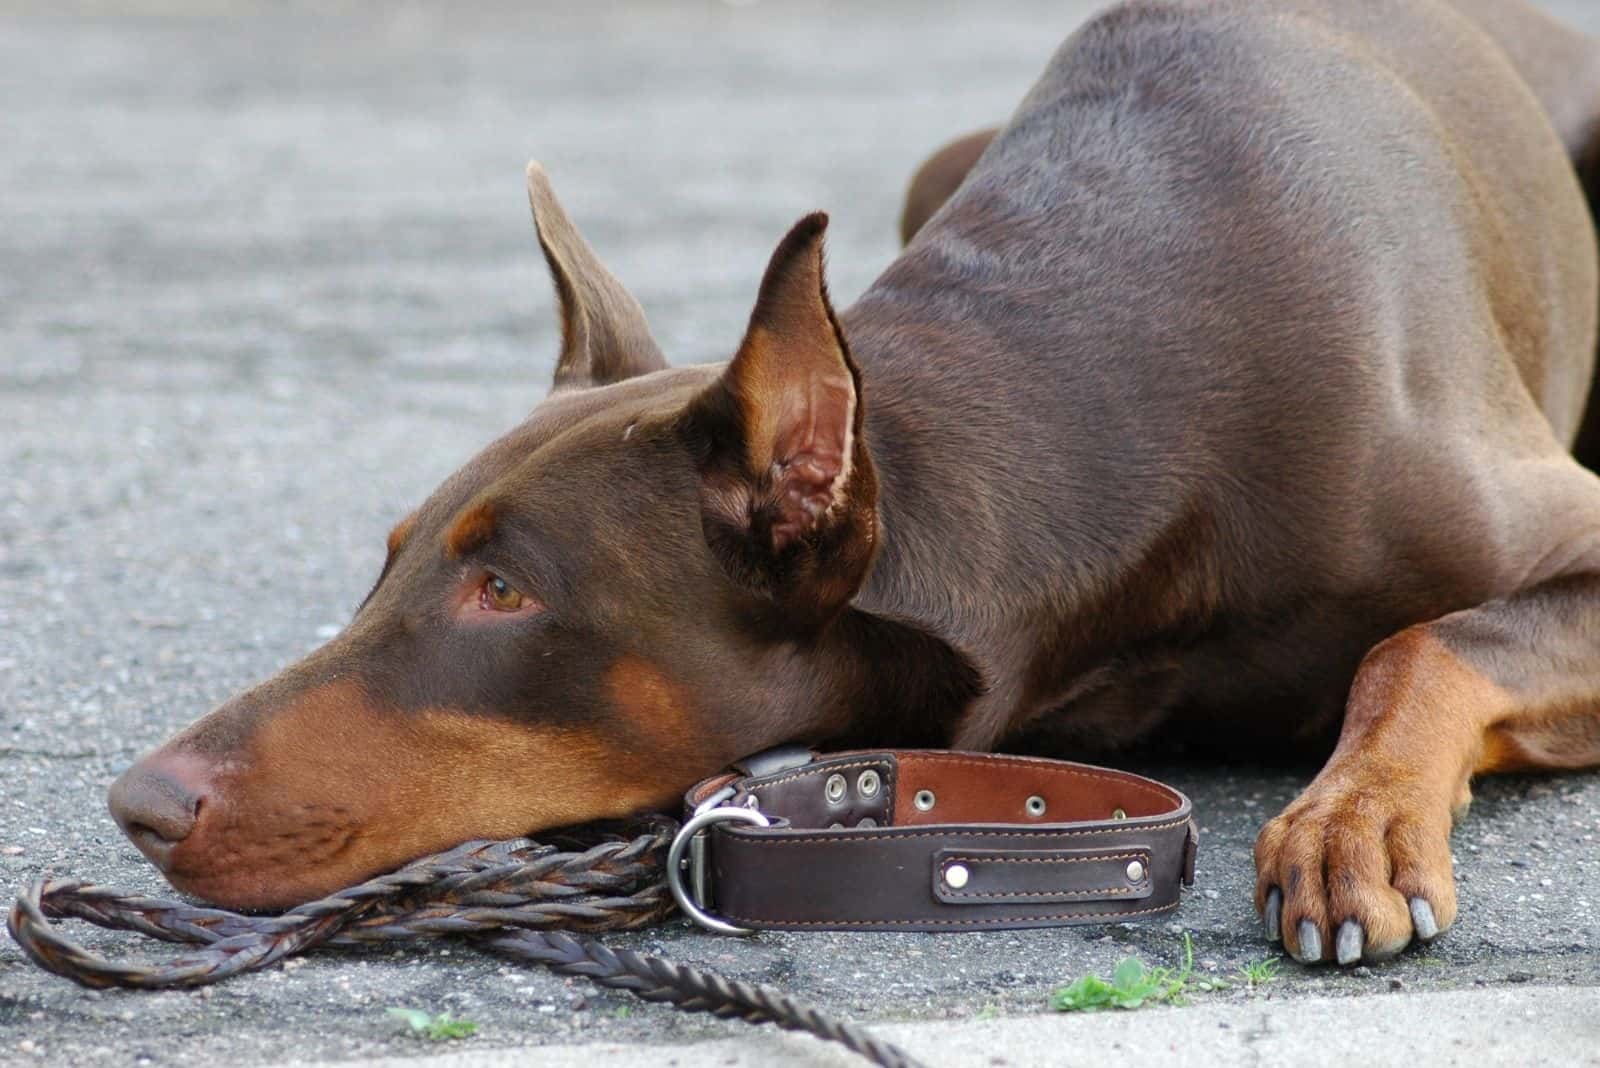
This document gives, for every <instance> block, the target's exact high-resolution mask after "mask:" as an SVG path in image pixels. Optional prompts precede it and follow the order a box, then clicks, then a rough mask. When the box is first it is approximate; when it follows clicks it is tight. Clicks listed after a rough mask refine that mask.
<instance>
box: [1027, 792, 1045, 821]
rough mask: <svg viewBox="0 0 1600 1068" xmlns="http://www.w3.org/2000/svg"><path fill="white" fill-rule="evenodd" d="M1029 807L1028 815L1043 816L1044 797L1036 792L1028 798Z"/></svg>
mask: <svg viewBox="0 0 1600 1068" xmlns="http://www.w3.org/2000/svg"><path fill="white" fill-rule="evenodd" d="M1027 808H1028V815H1030V816H1043V815H1044V798H1042V797H1040V796H1039V795H1038V794H1034V795H1033V796H1032V797H1030V798H1028V805H1027Z"/></svg>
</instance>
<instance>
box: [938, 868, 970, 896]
mask: <svg viewBox="0 0 1600 1068" xmlns="http://www.w3.org/2000/svg"><path fill="white" fill-rule="evenodd" d="M967 876H968V872H967V866H966V865H965V864H952V865H950V866H949V867H948V868H946V869H945V870H944V884H945V885H946V886H948V887H950V889H952V890H960V889H961V888H962V887H963V886H966V885H967Z"/></svg>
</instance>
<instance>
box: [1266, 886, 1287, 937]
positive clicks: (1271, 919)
mask: <svg viewBox="0 0 1600 1068" xmlns="http://www.w3.org/2000/svg"><path fill="white" fill-rule="evenodd" d="M1261 921H1262V923H1263V924H1264V925H1265V926H1266V929H1267V941H1268V942H1276V941H1278V940H1279V939H1281V938H1282V937H1283V932H1282V931H1281V930H1279V925H1280V924H1281V923H1282V922H1283V891H1281V890H1279V889H1278V888H1277V887H1276V886H1274V887H1273V888H1272V889H1271V890H1269V891H1267V907H1266V909H1265V910H1263V911H1262V914H1261Z"/></svg>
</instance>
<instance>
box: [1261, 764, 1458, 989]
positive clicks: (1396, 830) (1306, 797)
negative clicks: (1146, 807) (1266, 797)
mask: <svg viewBox="0 0 1600 1068" xmlns="http://www.w3.org/2000/svg"><path fill="white" fill-rule="evenodd" d="M1341 780H1343V781H1341ZM1424 797H1425V795H1424V793H1423V792H1422V791H1420V790H1417V789H1415V788H1408V787H1407V785H1406V784H1405V783H1403V782H1372V781H1349V780H1346V779H1345V777H1343V776H1340V775H1339V774H1337V773H1330V772H1329V771H1324V772H1323V774H1322V775H1321V776H1318V778H1317V780H1316V781H1315V782H1313V783H1312V784H1311V786H1310V787H1309V788H1308V789H1307V790H1306V792H1305V793H1303V794H1301V795H1300V797H1299V798H1298V799H1296V800H1295V802H1294V803H1293V804H1291V805H1290V806H1289V807H1288V808H1287V809H1285V810H1284V812H1283V814H1282V815H1280V816H1278V817H1277V818H1276V819H1274V820H1272V821H1271V822H1270V823H1268V824H1267V825H1266V826H1265V827H1263V828H1262V829H1261V834H1260V835H1259V836H1258V837H1257V839H1256V909H1257V911H1258V912H1260V913H1261V917H1262V921H1263V924H1264V925H1265V929H1266V935H1267V938H1268V939H1269V940H1271V941H1280V940H1281V941H1282V942H1283V945H1284V948H1285V949H1286V950H1287V951H1288V952H1289V954H1290V955H1291V956H1293V957H1295V958H1296V959H1297V960H1299V961H1301V962H1303V963H1306V964H1315V963H1318V962H1321V961H1326V960H1332V961H1337V962H1338V963H1339V964H1355V963H1356V962H1358V961H1368V962H1371V961H1381V960H1387V959H1389V958H1391V957H1393V956H1394V955H1395V954H1397V953H1399V952H1400V951H1401V950H1402V949H1404V948H1405V947H1406V946H1407V945H1408V944H1410V943H1411V942H1412V941H1413V940H1415V941H1420V942H1428V941H1431V940H1433V939H1434V938H1436V937H1438V936H1439V934H1440V933H1441V932H1443V931H1444V930H1445V928H1447V927H1449V926H1450V923H1451V922H1452V921H1453V920H1454V919H1455V915H1456V891H1455V878H1454V874H1453V872H1452V870H1451V867H1450V803H1451V801H1452V800H1453V798H1440V799H1438V800H1437V802H1435V803H1432V804H1429V803H1427V802H1426V801H1425V800H1424Z"/></svg>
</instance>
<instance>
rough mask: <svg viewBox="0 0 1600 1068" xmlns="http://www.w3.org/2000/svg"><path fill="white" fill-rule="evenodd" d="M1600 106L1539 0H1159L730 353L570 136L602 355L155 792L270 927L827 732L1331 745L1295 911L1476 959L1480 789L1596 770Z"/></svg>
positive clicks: (786, 278)
mask: <svg viewBox="0 0 1600 1068" xmlns="http://www.w3.org/2000/svg"><path fill="white" fill-rule="evenodd" d="M1519 69H1520V70H1521V71H1523V72H1524V74H1519V73H1518V71H1519ZM1597 89H1600V48H1597V47H1596V46H1595V45H1593V44H1592V43H1591V42H1590V41H1589V40H1587V39H1585V38H1582V37H1580V36H1578V35H1576V34H1573V33H1570V32H1568V31H1566V30H1564V29H1562V28H1560V27H1559V26H1557V25H1556V24H1554V23H1552V22H1551V21H1549V20H1548V19H1546V18H1545V17H1544V16H1542V15H1540V14H1538V13H1537V12H1535V11H1533V10H1532V9H1531V8H1528V7H1527V6H1525V5H1524V4H1522V3H1520V2H1517V0H1497V2H1494V3H1491V2H1489V0H1473V2H1467V0H1459V2H1458V3H1455V4H1449V3H1445V2H1443V0H1210V2H1202V0H1137V2H1132V3H1126V4H1123V5H1121V6H1118V7H1115V8H1113V9H1111V10H1110V11H1108V12H1106V13H1104V14H1102V15H1100V16H1098V17H1097V18H1095V19H1093V20H1092V21H1090V22H1089V23H1088V24H1087V25H1085V26H1084V27H1083V28H1082V29H1080V30H1079V31H1078V32H1077V33H1076V34H1074V35H1073V36H1072V37H1071V38H1070V39H1069V40H1068V41H1067V42H1066V43H1065V44H1064V45H1063V46H1062V47H1061V49H1060V50H1059V51H1058V52H1057V54H1056V55H1055V57H1054V58H1053V59H1052V61H1051V63H1050V65H1049V67H1048V69H1047V70H1046V71H1045V73H1044V75H1043V77H1042V78H1041V79H1040V81H1039V82H1038V83H1037V84H1036V85H1035V86H1034V88H1033V90H1032V91H1031V92H1030V93H1029V95H1028V96H1027V98H1026V99H1025V100H1024V101H1023V103H1022V105H1021V107H1020V108H1019V109H1018V111H1017V112H1016V114H1015V116H1014V117H1013V118H1012V120H1011V121H1010V123H1009V124H1008V125H1007V126H1006V127H1005V128H1004V129H1003V130H1001V131H1000V132H999V133H998V135H996V136H995V137H994V138H993V140H992V142H990V143H988V144H987V146H986V148H985V149H984V150H983V152H982V157H981V159H980V160H979V161H978V162H977V163H976V165H975V166H972V168H971V170H970V172H969V173H965V177H964V181H962V182H961V183H960V188H959V189H958V190H956V191H955V193H954V195H952V196H950V197H949V199H948V200H946V201H945V202H944V203H943V206H942V207H940V208H939V209H938V210H937V212H935V213H934V214H933V216H932V218H931V219H929V220H928V221H927V222H926V224H925V225H921V226H920V229H919V230H918V231H917V233H916V236H915V238H914V239H913V240H912V241H911V243H910V245H909V246H908V247H907V248H906V249H905V250H904V252H903V253H902V254H901V255H900V256H899V258H898V259H896V260H895V261H894V262H893V263H892V264H891V265H890V266H889V267H888V269H887V270H886V271H885V272H884V273H883V274H882V276H881V277H880V278H879V279H878V280H877V281H876V282H875V283H874V284H873V285H872V286H871V288H870V289H869V290H868V291H867V292H866V294H865V295H864V296H862V297H861V299H860V300H859V301H858V302H857V303H856V304H855V305H854V306H853V307H852V308H850V309H848V310H847V311H845V312H843V313H836V312H835V311H834V309H833V307H832V305H831V303H830V301H829V298H828V293H827V289H826V286H825V284H824V272H823V258H822V248H823V233H824V229H825V226H826V218H825V217H824V216H822V215H812V216H809V217H807V218H805V219H803V220H801V221H800V223H799V224H798V225H796V226H795V227H794V228H793V229H792V230H791V231H790V232H789V234H788V235H787V236H786V237H784V239H783V240H782V242H781V243H780V244H779V245H778V248H777V250H776V252H775V253H774V254H773V256H772V259H771V263H770V265H769V266H768V268H767V271H766V274H765V277H764V278H763V279H762V281H761V284H760V289H759V293H758V295H757V298H756V302H755V308H754V311H753V313H752V314H751V317H750V322H749V327H748V329H747V332H746V333H745V336H744V338H743V340H742V341H741V342H740V343H739V346H738V348H737V350H736V351H735V353H734V355H733V357H732V359H731V360H730V361H729V362H727V363H726V364H718V365H699V366H679V367H669V366H668V365H667V363H666V361H665V360H664V359H663V357H662V354H661V352H660V350H659V349H658V348H657V346H656V343H655V342H654V341H653V340H652V338H651V335H650V331H649V329H648V327H647V326H646V323H645V317H644V314H643V312H642V311H641V309H640V307H639V305H638V304H637V303H636V302H635V301H634V299H633V298H632V297H631V296H630V295H629V294H628V292H627V291H626V290H625V289H624V288H623V287H622V285H621V284H620V283H619V282H618V281H617V280H616V279H615V278H614V277H613V276H612V275H610V274H609V273H608V272H607V271H606V270H605V268H604V267H602V266H601V265H600V263H599V261H598V260H597V258H596V257H595V254H594V252H593V250H592V249H591V248H590V247H589V245H588V244H586V243H585V241H584V239H583V238H582V237H581V236H579V234H578V232H577V230H576V229H575V228H574V227H573V225H572V223H571V222H570V221H569V220H568V218H567V217H566V215H565V214H564V213H563V211H562V209H561V207H560V205H559V204H558V203H557V201H556V198H555V195H554V193H553V192H552V190H551V186H550V184H549V182H548V180H547V178H546V176H545V174H544V172H543V171H542V170H541V169H540V168H539V167H538V166H537V165H534V166H531V167H530V169H529V173H528V188H529V193H530V196H531V200H532V207H533V215H534V220H535V224H536V228H537V231H538V238H539V242H540V245H541V247H542V249H543V252H544V255H545V258H546V260H547V261H548V264H549V267H550V271H551V273H552V275H553V276H554V280H555V287H556V290H557V293H558V298H559V305H560V314H561V326H562V351H561V355H560V360H559V364H558V367H557V369H556V373H555V388H554V389H553V390H552V392H551V393H550V395H549V397H548V398H547V399H546V400H545V401H544V402H543V403H542V404H541V405H539V407H538V408H536V409H535V410H534V412H533V414H532V415H531V416H530V417H529V418H528V419H527V421H526V422H524V423H523V424H522V425H521V426H519V427H517V428H516V429H515V430H513V431H511V432H510V433H509V434H508V435H507V436H505V437H503V438H501V439H500V440H498V441H497V442H495V443H493V444H492V445H490V446H488V448H486V449H485V450H484V451H483V452H482V453H481V454H479V455H478V456H477V457H475V458H474V459H472V460H471V461H470V462H469V463H468V464H467V465H466V466H465V467H463V468H462V469H461V470H460V471H459V472H457V473H456V474H455V475H454V476H452V477H451V478H450V479H448V480H447V481H446V482H445V483H444V484H443V485H442V486H440V487H439V489H438V490H437V491H435V492H434V494H433V495H432V496H431V497H430V498H429V499H428V500H427V501H426V502H425V503H424V504H423V505H422V506H421V507H420V508H418V509H417V510H416V511H415V512H414V513H412V514H411V515H410V516H408V517H407V518H405V519H404V520H402V521H401V522H400V523H399V525H397V526H396V527H395V528H394V530H393V531H392V532H391V533H390V535H389V541H388V558H387V560H386V562H385V563H384V566H383V571H382V573H381V575H380V576H379V577H378V581H377V584H376V585H375V586H374V588H373V589H372V591H371V593H369V594H368V596H367V598H366V600H365V601H364V602H363V603H362V605H361V607H360V608H359V610H358V611H357V613H356V615H355V618H354V619H353V621H352V622H351V623H350V625H349V626H348V627H347V628H346V629H345V630H344V631H343V633H341V634H340V635H339V636H338V637H336V638H335V639H333V640H332V641H330V642H329V643H328V644H327V645H326V646H324V647H323V648H321V649H319V650H317V651H316V652H314V653H312V654H311V655H310V656H308V657H307V658H306V659H304V660H303V661H301V662H299V663H298V664H295V665H294V666H292V667H290V668H288V669H287V670H285V671H284V672H283V673H282V674H280V675H278V676H277V677H276V678H274V679H272V680H271V681H269V682H267V683H265V684H264V685H261V686H259V687H257V688H255V689H253V690H250V691H249V692H247V693H245V694H243V695H241V696H239V697H236V698H234V699H233V700H231V701H229V702H228V703H226V704H225V705H224V706H223V707H221V708H220V709H218V710H217V711H215V712H213V713H212V714H211V715H209V716H207V717H206V718H204V719H202V720H200V721H199V722H197V723H196V724H194V725H193V726H191V727H190V728H188V729H187V730H185V731H184V732H182V733H181V734H179V735H178V736H176V737H175V738H173V739H172V740H171V741H170V742H168V743H167V744H166V745H165V746H164V747H163V748H161V749H160V750H159V751H157V752H156V753H154V754H152V755H150V756H148V757H146V758H145V759H144V760H143V761H141V762H140V763H139V764H137V765H136V766H135V767H133V768H131V769H130V770H129V771H128V772H127V773H126V774H125V775H124V776H123V777H122V778H121V779H120V780H119V781H118V782H117V783H116V784H115V785H114V786H113V788H112V792H111V807H112V810H113V812H114V814H115V816H116V818H117V819H118V821H119V822H120V823H121V825H122V826H123V828H124V829H125V830H126V831H127V832H128V834H129V835H130V836H132V838H133V840H134V841H135V842H136V843H138V845H139V846H140V848H141V849H142V850H143V851H144V852H145V853H146V854H147V855H148V856H149V857H150V858H151V859H152V860H154V861H155V862H156V863H157V864H158V865H159V866H160V867H161V868H162V869H163V870H164V871H165V872H166V873H167V875H168V877H169V878H170V879H171V880H172V882H173V883H174V884H175V885H177V886H178V887H180V888H181V889H185V890H188V891H191V892H193V893H196V894H198V895H202V896H204V897H207V898H210V899H213V900H215V901H219V902H224V903H228V904H232V905H236V906H244V907H266V906H278V905H285V904H289V903H293V902H298V901H302V900H305V899H307V898H309V897H312V896H314V895H317V894H320V893H323V892H326V891H329V890H332V889H334V888H337V887H339V886H341V885H344V884H346V883H348V882H350V881H352V880H354V879H356V878H359V877H362V876H365V875H368V874H370V873H373V872H375V871H378V870H381V869H385V868H388V867H391V866H393V865H395V864H397V863H399V862H401V861H404V860H406V859H408V858H411V857H414V856H417V855H419V854H423V853H427V852H430V851H433V850H437V849H440V848H443V847H447V846H449V845H452V844H454V843H456V842H459V841H461V840H464V839H467V838H473V837H480V836H482V837H504V836H510V835H516V834H522V833H526V832H530V831H535V830H539V829H541V828H548V827H551V826H554V825H559V824H570V823H574V822H578V821H584V820H589V819H597V818H603V817H612V816H620V815H624V814H627V813H632V812H635V811H638V810H641V809H645V808H649V807H652V806H662V805H668V804H671V803H672V802H673V800H674V798H675V797H677V796H679V793H680V791H681V790H682V789H683V788H684V787H685V786H687V785H688V784H689V783H691V782H693V781H695V780H696V779H698V778H700V777H701V776H704V775H708V774H711V773H713V772H715V771H717V770H718V769H720V768H722V767H723V766H725V765H726V764H727V763H728V762H730V761H731V760H734V759H736V758H738V757H740V756H741V755H743V754H746V753H750V752H754V751H756V750H760V749H762V748H765V747H768V746H771V745H774V744H777V743H780V742H784V741H789V740H801V741H806V742H815V743H823V742H827V743H831V744H841V745H873V746H888V745H902V746H917V745H924V746H952V747H957V748H964V749H980V750H981V749H993V748H1008V749H1011V748H1015V749H1032V750H1049V751H1052V752H1064V753H1071V754H1079V753H1103V752H1106V751H1111V750H1116V749H1118V748H1119V747H1125V746H1127V745H1130V744H1133V743H1136V742H1143V741H1149V740H1151V739H1173V740H1178V741H1181V742H1185V743H1186V744H1200V743H1204V744H1209V745H1212V746H1219V747H1225V748H1227V749H1228V750H1230V751H1231V750H1238V749H1242V748H1247V747H1253V748H1267V749H1269V750H1271V751H1274V752H1279V753H1283V752H1290V751H1321V752H1322V753H1324V754H1326V753H1328V752H1329V750H1330V749H1331V753H1332V755H1331V757H1330V758H1329V759H1328V762H1327V764H1326V766H1325V767H1324V768H1323V770H1322V771H1321V773H1320V774H1318V775H1317V776H1316V778H1315V780H1314V781H1313V782H1312V783H1311V785H1310V786H1309V788H1308V789H1306V791H1305V792H1304V793H1303V794H1302V795H1301V796H1300V797H1299V798H1298V799H1297V800H1296V801H1294V802H1293V804H1291V805H1290V806H1289V808H1288V809H1287V810H1286V811H1284V812H1283V813H1282V814H1281V815H1280V816H1278V817H1277V818H1276V819H1273V820H1272V821H1271V822H1270V823H1268V824H1267V825H1266V827H1265V829H1264V830H1263V831H1262V832H1261V835H1260V839H1259V842H1258V844H1257V848H1256V866H1257V870H1258V876H1259V885H1258V890H1257V906H1258V908H1260V909H1261V910H1262V911H1263V913H1264V915H1265V919H1266V923H1267V927H1268V930H1269V934H1270V935H1272V936H1273V937H1278V936H1279V935H1280V933H1281V937H1282V940H1283V942H1284V943H1285V945H1286V947H1287V948H1288V949H1289V950H1290V951H1291V952H1292V953H1294V954H1295V955H1296V956H1298V957H1299V958H1300V959H1301V960H1304V961H1308V962H1310V961H1319V960H1325V959H1337V960H1338V961H1340V962H1341V963H1349V962H1353V961H1355V960H1358V959H1381V958H1384V957H1387V956H1389V955H1392V954H1394V953H1396V952H1398V951H1399V950H1400V949H1401V948H1402V947H1404V946H1405V945H1407V944H1408V943H1410V942H1411V941H1412V940H1413V939H1421V940H1427V939H1430V938H1432V937H1434V936H1436V935H1437V934H1438V933H1439V932H1440V931H1442V930H1443V929H1444V928H1446V927H1447V926H1449V924H1450V923H1451V921H1452V920H1453V919H1454V918H1455V913H1456V896H1455V890H1454V886H1453V879H1452V873H1451V861H1450V852H1449V846H1448V837H1449V833H1450V828H1451V820H1452V814H1459V813H1460V812H1461V810H1462V809H1464V808H1465V806H1466V804H1467V802H1468V799H1469V797H1470V791H1469V782H1470V780H1471V779H1472V777H1473V776H1474V775H1478V774H1484V773H1489V772H1496V771H1504V770H1512V769H1535V768H1578V767H1584V766H1591V765H1595V764H1597V763H1600V479H1597V478H1596V477H1595V475H1593V474H1591V473H1590V471H1589V470H1587V469H1586V467H1585V466H1584V465H1583V464H1581V463H1580V462H1579V461H1580V460H1583V461H1588V462H1589V463H1590V464H1591V465H1592V464H1593V462H1594V461H1595V459H1596V458H1597V453H1600V450H1597V449H1595V448H1593V447H1592V446H1593V445H1594V443H1595V441H1596V438H1595V437H1593V436H1587V437H1585V438H1584V442H1586V443H1588V444H1587V445H1585V444H1580V445H1579V452H1578V454H1577V456H1576V458H1575V456H1574V453H1573V452H1572V451H1571V446H1572V444H1573V443H1574V441H1575V440H1577V439H1578V434H1579V430H1580V426H1581V424H1582V421H1583V418H1584V414H1585V406H1586V401H1587V399H1588V395H1589V387H1590V379H1591V375H1592V371H1593V365H1594V362H1595V346H1596V319H1597V308H1600V287H1597V277H1596V276H1597V257H1596V240H1595V234H1594V228H1593V225H1592V223H1591V217H1590V215H1589V213H1588V211H1587V210H1586V205H1585V202H1584V193H1583V190H1582V188H1581V187H1580V183H1579V181H1578V179H1577V178H1576V177H1575V168H1574V161H1576V162H1577V164H1578V165H1579V168H1580V169H1583V170H1584V173H1586V174H1588V173H1591V171H1590V170H1589V169H1588V168H1589V167H1590V165H1591V163H1592V162H1593V160H1592V157H1591V155H1590V147H1591V145H1592V144H1593V143H1594V134H1595V133H1596V131H1597V129H1600V126H1597V125H1596V120H1597V119H1600V107H1597V106H1595V105H1594V104H1591V103H1590V101H1596V102H1600V95H1597V92H1596V90H1597ZM957 170H958V171H962V170H964V168H957ZM1591 188H1593V186H1591ZM936 199H937V196H936ZM1592 418H1593V416H1592V415H1591V419H1592ZM1593 425H1594V424H1593V423H1591V428H1592V427H1593ZM1586 433H1587V434H1589V435H1593V434H1594V433H1595V431H1594V430H1593V429H1591V430H1590V431H1587V432H1586Z"/></svg>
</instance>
